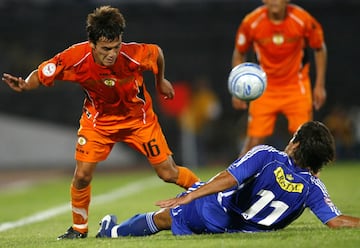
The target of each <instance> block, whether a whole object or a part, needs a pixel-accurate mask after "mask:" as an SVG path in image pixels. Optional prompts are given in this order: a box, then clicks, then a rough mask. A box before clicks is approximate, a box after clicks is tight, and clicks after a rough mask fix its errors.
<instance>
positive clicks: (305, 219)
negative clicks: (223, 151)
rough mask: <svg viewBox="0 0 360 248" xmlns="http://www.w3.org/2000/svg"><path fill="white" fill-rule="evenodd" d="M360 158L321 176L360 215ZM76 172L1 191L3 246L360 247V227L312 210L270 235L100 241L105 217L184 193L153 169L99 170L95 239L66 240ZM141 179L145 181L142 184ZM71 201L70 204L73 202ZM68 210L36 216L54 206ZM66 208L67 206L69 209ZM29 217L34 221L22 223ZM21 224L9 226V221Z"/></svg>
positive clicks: (206, 172) (211, 170)
mask: <svg viewBox="0 0 360 248" xmlns="http://www.w3.org/2000/svg"><path fill="white" fill-rule="evenodd" d="M224 168H225V167H223V168H222V167H204V168H199V169H197V170H196V172H197V174H198V175H200V177H201V178H202V180H207V179H209V178H210V177H211V176H212V175H214V174H215V173H217V172H219V171H220V170H222V169H224ZM359 175H360V161H359V162H336V163H334V164H332V165H330V166H329V167H328V168H325V169H324V171H323V172H322V173H321V178H322V180H323V181H324V182H325V184H326V185H327V189H328V191H329V193H330V195H331V197H332V200H333V202H334V203H335V204H336V205H337V206H338V207H339V208H340V210H341V211H342V212H343V213H344V214H349V215H355V216H360V190H359V188H360V187H359ZM70 180H71V175H68V176H64V177H63V178H62V177H61V178H57V179H56V180H51V181H44V182H42V181H40V182H38V183H36V184H34V185H31V186H26V187H23V188H21V189H8V190H0V203H1V204H0V247H2V248H5V247H22V248H28V247H29V248H30V247H33V248H43V247H44V248H45V247H46V248H49V247H55V248H56V247H61V248H68V247H77V248H81V247H86V248H89V247H122V248H125V247H141V248H146V247H154V248H161V247H166V248H171V247H186V248H191V247H197V248H198V247H206V248H207V247H216V248H219V247H246V248H248V247H266V248H271V247H276V248H278V247H307V248H308V247H327V248H332V247H334V248H335V247H336V248H339V247H347V248H349V247H359V246H360V230H359V229H341V230H330V229H328V228H327V227H326V226H324V225H322V224H321V223H320V221H319V220H317V219H316V217H315V216H313V215H312V214H311V213H310V212H309V211H308V210H306V211H305V212H304V214H303V215H302V216H301V217H300V218H299V219H298V220H297V221H295V222H294V223H293V224H291V225H290V226H288V227H287V228H286V229H284V230H281V231H277V232H269V233H253V234H249V233H237V234H219V235H218V234H217V235H192V236H183V237H175V236H173V235H172V234H171V232H170V231H165V232H161V233H158V234H156V235H153V236H149V237H137V238H135V237H126V238H119V239H95V234H96V232H97V229H98V222H99V220H100V219H101V218H102V217H103V216H104V215H105V214H108V213H114V214H116V215H117V216H118V219H119V220H123V219H126V218H128V217H131V216H133V215H134V214H136V213H143V212H148V211H153V210H156V209H157V207H156V206H155V205H154V203H155V202H156V201H157V200H159V199H167V198H170V197H173V196H175V195H176V194H177V193H179V192H181V191H182V190H181V188H179V187H177V186H176V185H172V184H166V183H163V182H162V181H161V180H160V179H158V178H157V177H156V176H155V175H154V172H153V171H150V170H144V171H141V172H139V171H137V172H113V173H110V174H105V173H97V174H95V177H94V180H93V183H92V187H93V199H92V203H91V206H90V218H89V229H90V230H89V237H88V238H87V239H83V240H61V241H57V240H56V237H57V236H58V235H60V234H62V233H63V232H64V231H65V230H66V229H67V228H68V227H69V226H70V224H71V213H70V202H69V184H70ZM139 182H141V183H139ZM67 205H68V206H67ZM61 206H62V210H61V211H59V212H58V213H57V214H54V215H53V216H50V217H48V218H44V219H41V220H40V221H39V220H36V218H38V217H39V216H37V214H39V215H40V216H43V215H44V213H47V212H46V211H48V210H54V209H55V210H59V207H60V208H61ZM64 209H65V210H64ZM24 220H26V221H29V220H30V221H29V223H27V224H26V223H25V224H24V223H22V222H23V221H24ZM14 223H17V224H18V226H16V227H13V228H8V229H7V228H5V230H2V231H1V228H4V227H5V226H6V225H14Z"/></svg>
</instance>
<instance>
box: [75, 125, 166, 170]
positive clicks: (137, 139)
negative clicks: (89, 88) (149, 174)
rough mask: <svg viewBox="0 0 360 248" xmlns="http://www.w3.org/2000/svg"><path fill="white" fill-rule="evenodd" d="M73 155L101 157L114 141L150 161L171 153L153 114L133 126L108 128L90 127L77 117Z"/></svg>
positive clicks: (85, 158)
mask: <svg viewBox="0 0 360 248" xmlns="http://www.w3.org/2000/svg"><path fill="white" fill-rule="evenodd" d="M80 124H81V127H80V128H79V130H78V140H77V143H76V150H75V159H76V160H79V161H84V162H91V163H94V162H100V161H103V160H105V159H106V158H107V157H108V156H109V154H110V152H111V150H112V148H113V146H114V144H115V143H117V142H124V143H125V144H127V145H129V146H130V147H132V148H134V149H135V150H136V151H138V152H140V153H141V154H143V155H144V156H146V157H147V159H148V160H149V162H150V163H151V164H159V163H161V162H163V161H165V160H166V159H168V157H169V155H172V152H171V150H170V149H169V146H168V144H167V142H166V139H165V137H164V134H163V132H162V130H161V127H160V124H159V122H158V120H157V118H154V119H153V121H150V122H147V123H146V124H143V123H142V122H141V124H139V125H138V126H137V127H136V128H134V127H132V128H126V129H120V130H116V132H114V130H111V132H109V131H106V130H104V129H101V128H100V127H98V126H97V127H96V128H93V127H92V126H91V125H89V123H88V122H87V121H86V120H84V118H83V119H82V120H81V121H80Z"/></svg>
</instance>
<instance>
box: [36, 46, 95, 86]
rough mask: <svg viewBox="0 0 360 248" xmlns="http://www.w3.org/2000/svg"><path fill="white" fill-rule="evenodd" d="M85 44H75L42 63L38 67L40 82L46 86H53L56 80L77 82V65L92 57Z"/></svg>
mask: <svg viewBox="0 0 360 248" xmlns="http://www.w3.org/2000/svg"><path fill="white" fill-rule="evenodd" d="M85 44H86V43H85V42H84V43H82V44H75V45H73V46H71V47H69V48H67V49H65V50H64V51H62V52H60V53H58V54H56V55H55V56H54V57H53V58H51V59H49V60H47V61H44V62H43V63H41V64H40V65H39V66H38V76H39V79H40V82H41V83H42V84H43V85H45V86H51V85H53V84H54V81H55V80H64V81H76V80H77V79H78V76H77V74H78V73H74V71H76V70H77V69H75V65H77V64H80V63H81V62H82V61H84V60H85V59H86V58H87V57H88V56H91V51H90V48H89V47H88V46H86V45H85Z"/></svg>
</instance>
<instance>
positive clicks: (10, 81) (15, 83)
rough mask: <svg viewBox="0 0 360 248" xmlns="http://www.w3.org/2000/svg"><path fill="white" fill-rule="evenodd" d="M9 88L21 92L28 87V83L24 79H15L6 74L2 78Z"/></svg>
mask: <svg viewBox="0 0 360 248" xmlns="http://www.w3.org/2000/svg"><path fill="white" fill-rule="evenodd" d="M1 79H2V80H3V81H4V82H5V83H6V84H7V85H9V87H10V88H11V89H13V90H15V91H17V92H21V91H23V90H24V89H25V87H26V82H25V80H24V79H23V78H22V77H15V76H12V75H10V74H7V73H4V74H3V76H2V78H1Z"/></svg>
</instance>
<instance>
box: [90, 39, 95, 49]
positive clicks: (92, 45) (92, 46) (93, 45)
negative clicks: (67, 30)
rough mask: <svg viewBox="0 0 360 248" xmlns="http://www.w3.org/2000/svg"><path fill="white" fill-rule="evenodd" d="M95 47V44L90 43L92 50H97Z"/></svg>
mask: <svg viewBox="0 0 360 248" xmlns="http://www.w3.org/2000/svg"><path fill="white" fill-rule="evenodd" d="M95 46H96V45H95V44H94V43H93V42H91V41H90V47H91V48H92V49H95Z"/></svg>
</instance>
